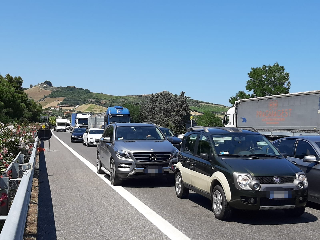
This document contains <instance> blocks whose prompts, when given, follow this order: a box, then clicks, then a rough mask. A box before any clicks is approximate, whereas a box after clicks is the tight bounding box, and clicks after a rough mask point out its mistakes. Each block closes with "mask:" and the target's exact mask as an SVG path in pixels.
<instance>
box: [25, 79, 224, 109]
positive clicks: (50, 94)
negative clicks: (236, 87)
mask: <svg viewBox="0 0 320 240" xmlns="http://www.w3.org/2000/svg"><path fill="white" fill-rule="evenodd" d="M25 92H26V93H27V94H28V96H29V97H30V98H32V99H34V100H35V101H37V102H39V103H41V105H42V107H43V109H46V108H50V107H54V106H59V105H67V106H70V107H77V106H78V107H77V108H76V109H75V111H83V112H95V113H99V112H103V111H105V110H106V109H107V107H109V106H117V105H119V106H123V105H126V104H130V105H141V103H142V102H143V100H144V99H145V97H146V96H148V95H127V96H114V95H108V94H103V93H93V92H91V91H90V90H88V89H83V88H77V87H75V86H67V87H53V86H48V85H46V84H39V85H37V86H34V87H33V88H30V89H27V90H25ZM187 103H188V105H189V107H190V110H191V111H194V112H199V113H204V112H207V111H208V112H216V113H219V112H225V111H226V110H227V107H226V106H223V105H221V104H213V103H208V102H203V101H200V100H194V99H191V98H188V97H187Z"/></svg>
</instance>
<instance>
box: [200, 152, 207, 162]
mask: <svg viewBox="0 0 320 240" xmlns="http://www.w3.org/2000/svg"><path fill="white" fill-rule="evenodd" d="M200 157H201V158H202V159H204V160H209V155H208V153H200Z"/></svg>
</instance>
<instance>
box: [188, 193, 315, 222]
mask: <svg viewBox="0 0 320 240" xmlns="http://www.w3.org/2000/svg"><path fill="white" fill-rule="evenodd" d="M189 200H190V201H192V202H194V203H195V204H197V205H198V206H199V207H203V208H205V209H207V210H208V211H212V210H211V201H210V200H209V199H208V198H206V197H203V196H201V195H200V194H197V193H192V192H190V194H189ZM308 205H309V203H308ZM308 205H307V206H308ZM212 218H214V214H213V213H212ZM228 221H230V222H238V223H242V224H249V225H281V224H297V223H309V222H316V221H318V218H317V217H316V216H314V215H313V214H311V213H308V212H305V213H304V214H303V215H302V216H301V217H298V218H291V217H288V216H286V215H285V214H284V212H283V211H282V210H261V211H240V210H237V211H235V213H234V214H233V215H232V217H231V219H230V220H228Z"/></svg>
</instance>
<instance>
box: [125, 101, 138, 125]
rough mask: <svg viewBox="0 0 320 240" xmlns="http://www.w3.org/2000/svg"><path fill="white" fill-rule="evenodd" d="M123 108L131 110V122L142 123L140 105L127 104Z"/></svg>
mask: <svg viewBox="0 0 320 240" xmlns="http://www.w3.org/2000/svg"><path fill="white" fill-rule="evenodd" d="M123 107H126V108H128V109H129V112H130V122H134V123H138V122H140V106H139V104H131V103H125V104H123Z"/></svg>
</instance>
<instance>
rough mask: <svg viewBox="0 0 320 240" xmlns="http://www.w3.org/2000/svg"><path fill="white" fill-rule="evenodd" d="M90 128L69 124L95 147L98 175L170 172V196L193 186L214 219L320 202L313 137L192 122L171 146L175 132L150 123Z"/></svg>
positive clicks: (296, 211)
mask: <svg viewBox="0 0 320 240" xmlns="http://www.w3.org/2000/svg"><path fill="white" fill-rule="evenodd" d="M91 130H93V129H91ZM91 130H90V129H88V130H86V129H84V130H76V129H74V131H73V132H72V134H71V142H74V141H79V142H83V143H84V144H85V145H87V146H89V145H97V156H96V157H97V160H96V162H97V172H98V173H104V172H106V173H108V174H109V175H110V181H111V184H112V185H121V183H122V181H123V180H124V179H129V178H133V177H134V178H135V177H151V176H171V175H174V177H175V181H174V184H175V187H174V189H175V192H176V195H177V197H178V198H187V197H188V194H189V190H193V191H194V192H196V193H198V194H201V195H203V196H205V197H207V198H209V199H210V200H211V202H212V211H213V213H214V215H215V217H216V218H217V219H221V220H226V219H228V218H230V216H231V215H232V213H234V212H235V211H236V210H275V209H280V210H283V212H284V213H285V214H286V215H288V216H290V217H298V216H301V215H302V214H303V213H304V211H305V206H306V203H307V201H308V200H309V201H313V202H316V203H320V194H319V192H320V191H319V190H318V188H317V187H316V186H317V179H319V173H320V171H319V170H320V167H319V163H320V136H299V137H288V138H283V139H279V140H277V141H275V142H273V143H271V142H269V140H268V139H267V138H266V137H265V136H263V135H261V134H259V133H257V132H252V131H248V130H240V129H237V128H217V127H193V128H189V129H188V131H187V133H186V134H185V135H184V137H183V140H182V142H181V143H177V144H179V146H178V148H176V147H174V145H175V144H174V143H173V141H172V138H171V141H170V142H169V141H168V140H169V139H168V138H170V137H174V136H170V135H171V133H170V132H169V133H168V132H167V133H165V131H167V129H161V128H160V127H158V126H156V125H154V124H152V123H113V124H110V125H108V126H107V128H106V129H105V130H102V129H100V130H102V131H99V133H98V132H95V133H93V132H92V134H91V132H90V131H91ZM95 130H97V129H95ZM81 132H82V135H81ZM95 134H96V135H95ZM98 134H100V135H98ZM168 134H169V136H168ZM91 135H95V136H91ZM93 139H95V140H93ZM180 146H181V148H180ZM178 149H179V150H180V151H179V150H178ZM286 158H287V159H286ZM308 191H309V196H308ZM308 197H309V199H308Z"/></svg>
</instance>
